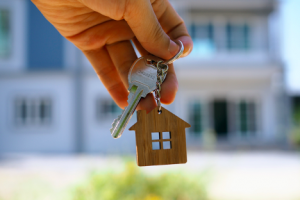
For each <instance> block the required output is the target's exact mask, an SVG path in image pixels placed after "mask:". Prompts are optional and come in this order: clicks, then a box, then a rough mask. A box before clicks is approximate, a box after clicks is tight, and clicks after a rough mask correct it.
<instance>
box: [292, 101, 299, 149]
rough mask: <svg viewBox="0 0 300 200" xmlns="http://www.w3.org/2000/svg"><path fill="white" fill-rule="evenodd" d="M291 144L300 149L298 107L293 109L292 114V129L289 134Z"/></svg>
mask: <svg viewBox="0 0 300 200" xmlns="http://www.w3.org/2000/svg"><path fill="white" fill-rule="evenodd" d="M291 142H292V143H293V144H294V145H295V146H297V147H300V105H298V106H296V107H295V108H294V112H293V128H292V133H291Z"/></svg>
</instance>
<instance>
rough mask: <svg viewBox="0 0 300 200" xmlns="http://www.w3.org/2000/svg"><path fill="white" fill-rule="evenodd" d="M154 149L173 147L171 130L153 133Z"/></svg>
mask: <svg viewBox="0 0 300 200" xmlns="http://www.w3.org/2000/svg"><path fill="white" fill-rule="evenodd" d="M151 139H152V150H160V149H172V142H171V132H153V133H151Z"/></svg>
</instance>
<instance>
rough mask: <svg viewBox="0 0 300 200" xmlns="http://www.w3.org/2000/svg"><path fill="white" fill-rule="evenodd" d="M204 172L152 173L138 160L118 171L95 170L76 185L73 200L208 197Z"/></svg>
mask: <svg viewBox="0 0 300 200" xmlns="http://www.w3.org/2000/svg"><path fill="white" fill-rule="evenodd" d="M202 178H203V175H199V176H195V175H192V176H187V175H186V174H183V173H174V172H173V173H165V174H161V175H149V174H144V173H142V172H141V171H140V170H139V168H138V167H137V166H136V164H135V163H133V162H129V163H127V164H126V167H125V170H124V171H122V172H119V173H113V172H112V171H107V172H102V173H101V172H94V173H93V174H91V176H90V177H89V178H88V181H87V182H86V183H84V184H82V185H80V186H77V187H76V189H75V191H74V193H73V194H74V198H73V199H74V200H205V199H207V198H206V195H205V187H204V184H203V179H202Z"/></svg>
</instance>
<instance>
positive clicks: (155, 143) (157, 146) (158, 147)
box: [152, 142, 160, 150]
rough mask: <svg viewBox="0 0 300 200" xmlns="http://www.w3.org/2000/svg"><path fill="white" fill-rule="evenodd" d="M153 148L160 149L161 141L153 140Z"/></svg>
mask: <svg viewBox="0 0 300 200" xmlns="http://www.w3.org/2000/svg"><path fill="white" fill-rule="evenodd" d="M152 150H160V142H152Z"/></svg>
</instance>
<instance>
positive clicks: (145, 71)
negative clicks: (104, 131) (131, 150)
mask: <svg viewBox="0 0 300 200" xmlns="http://www.w3.org/2000/svg"><path fill="white" fill-rule="evenodd" d="M153 61H154V62H159V61H162V60H161V59H160V58H158V57H155V56H152V55H147V56H144V57H140V58H138V59H137V60H136V61H135V62H134V63H133V65H132V66H131V68H130V70H129V74H128V83H129V87H128V90H129V92H130V93H129V95H128V106H127V107H126V108H125V109H124V110H123V112H122V114H121V115H119V116H118V118H117V119H115V120H114V122H113V123H112V128H111V129H110V132H111V135H112V136H113V137H114V138H119V137H121V135H122V133H123V131H124V129H125V127H126V126H127V124H128V122H129V120H130V119H131V117H132V114H133V113H134V111H135V109H136V107H137V105H138V103H139V101H140V99H141V98H142V97H143V98H145V97H146V95H147V94H149V93H150V92H152V91H154V90H155V89H156V82H157V68H156V66H155V65H154V64H152V62H153ZM164 79H165V77H163V80H164Z"/></svg>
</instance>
